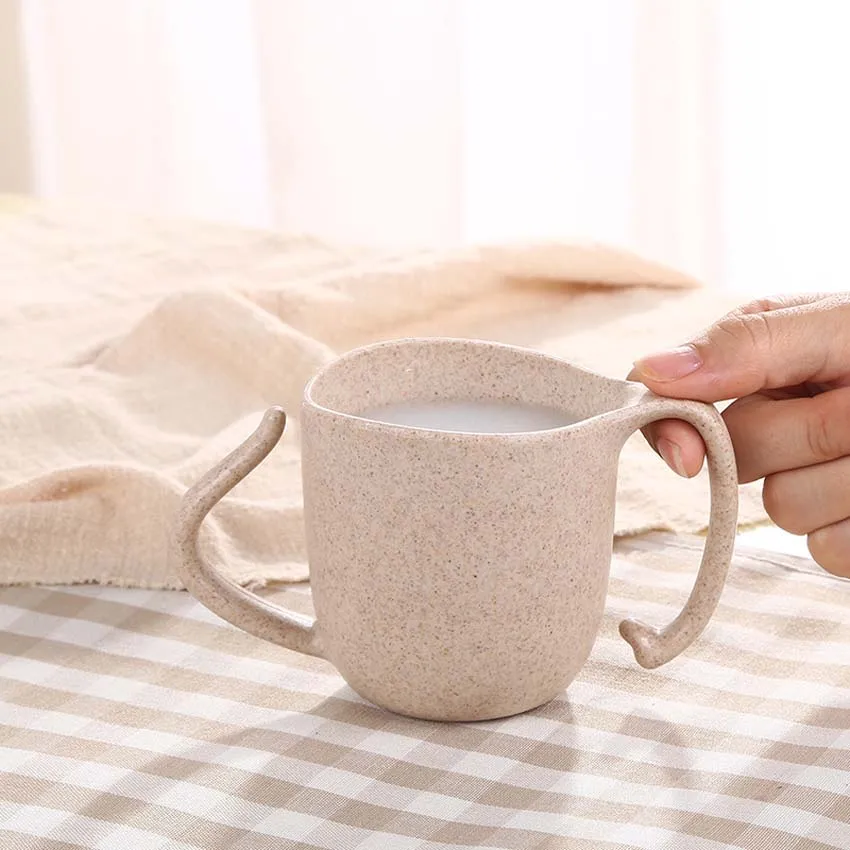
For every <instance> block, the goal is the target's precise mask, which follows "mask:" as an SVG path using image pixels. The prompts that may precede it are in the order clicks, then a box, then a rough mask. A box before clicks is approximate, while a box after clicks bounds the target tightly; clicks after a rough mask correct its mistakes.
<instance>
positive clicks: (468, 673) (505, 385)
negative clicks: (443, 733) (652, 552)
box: [301, 340, 621, 721]
mask: <svg viewBox="0 0 850 850" xmlns="http://www.w3.org/2000/svg"><path fill="white" fill-rule="evenodd" d="M609 387H610V390H609V389H608V388H609ZM616 392H617V391H616V387H615V386H612V385H611V384H609V382H607V381H606V380H605V379H602V378H597V377H596V376H593V375H591V374H589V373H585V372H582V371H581V370H576V369H575V368H574V367H571V366H569V365H568V364H566V363H563V362H562V361H558V360H554V359H552V358H548V357H545V356H543V355H540V354H537V353H534V352H530V351H525V350H523V349H517V348H513V347H510V346H502V345H497V344H492V343H485V342H475V341H465V340H464V341H460V340H401V341H396V342H392V343H383V344H379V345H375V346H370V347H367V348H365V349H359V350H357V351H355V352H352V353H351V354H348V355H346V356H344V357H343V358H341V359H340V360H337V361H336V362H334V363H333V364H331V365H330V366H328V367H327V368H326V369H325V370H324V371H322V372H321V373H320V374H319V375H318V376H317V377H316V378H315V379H314V380H313V381H312V382H311V383H310V385H308V387H307V390H306V393H305V400H304V406H303V415H302V436H301V440H302V465H303V466H302V468H303V482H304V511H305V522H306V534H307V550H308V555H309V559H310V571H311V584H312V587H313V599H314V604H315V609H316V617H317V623H318V626H317V628H318V629H319V630H320V631H319V634H320V639H321V646H322V652H323V654H324V655H325V656H326V657H327V658H328V659H329V660H330V661H331V662H332V663H333V664H334V665H335V666H336V667H337V669H338V670H339V671H340V673H341V674H342V676H343V677H344V678H345V680H346V681H347V682H348V683H349V685H350V686H351V687H352V688H353V689H354V690H355V691H357V692H358V693H359V694H360V695H361V696H363V697H364V698H366V699H368V700H370V701H371V702H374V703H376V704H378V705H381V706H384V707H386V708H388V709H391V710H393V711H396V712H398V713H401V714H406V715H410V716H415V717H420V718H427V719H434V720H458V721H473V720H483V719H490V718H496V717H503V716H507V715H511V714H516V713H519V712H522V711H526V710H528V709H531V708H534V707H536V706H539V705H541V704H543V703H545V702H548V701H549V700H551V699H552V698H554V697H555V696H557V695H558V694H559V693H561V692H562V691H563V690H564V689H565V688H566V687H567V685H568V684H569V683H570V682H571V681H572V679H573V678H574V677H575V675H576V673H577V672H578V671H579V669H580V668H581V667H582V665H583V664H584V662H585V660H586V659H587V656H588V654H589V653H590V650H591V648H592V646H593V642H594V640H595V637H596V634H597V632H598V629H599V624H600V620H601V616H602V611H603V607H604V602H605V594H606V590H607V584H608V570H609V565H610V558H611V541H612V535H613V518H614V499H615V490H616V461H617V447H615V446H613V444H612V443H611V442H610V440H606V439H604V438H600V439H598V440H597V439H595V437H594V435H595V433H596V430H595V429H594V428H593V427H588V422H587V420H588V419H589V418H590V417H593V416H596V415H598V414H599V413H601V412H605V410H609V409H610V410H613V409H616V407H617V406H618V404H619V403H620V401H621V400H620V399H619V398H618V397H617V395H616ZM447 403H451V404H457V403H460V404H462V405H472V407H469V410H473V412H474V406H475V405H476V404H483V405H485V407H483V408H481V409H482V410H492V405H494V404H497V405H510V406H513V407H514V408H516V409H520V408H522V409H532V408H533V409H535V410H539V409H541V408H545V409H546V410H548V411H549V412H550V413H553V412H554V413H553V415H554V416H555V419H554V420H553V422H554V425H553V426H552V427H543V428H540V429H536V430H534V429H530V430H522V431H513V430H512V431H497V432H495V433H493V432H488V431H487V426H486V423H485V422H484V419H485V418H486V414H485V416H484V417H483V418H482V427H481V428H476V429H474V430H471V431H470V430H459V429H455V427H454V426H450V427H447V428H446V429H443V428H435V427H433V423H432V421H431V419H429V418H428V417H427V416H425V417H421V418H422V424H419V425H416V424H413V425H411V424H394V423H393V422H388V421H384V420H383V419H382V413H381V411H383V410H390V409H396V410H397V409H399V406H402V407H403V406H405V405H408V406H410V405H412V406H413V407H415V408H417V409H419V410H420V416H421V411H422V409H427V408H428V407H429V406H433V409H434V410H436V411H438V412H439V410H441V409H443V408H442V407H441V405H442V406H444V405H445V404H447ZM486 405H490V406H491V407H489V408H487V407H486ZM413 419H414V421H415V420H416V416H414V417H413ZM549 424H550V425H552V422H550V423H549Z"/></svg>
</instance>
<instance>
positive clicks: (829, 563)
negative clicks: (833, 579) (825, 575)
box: [809, 519, 850, 578]
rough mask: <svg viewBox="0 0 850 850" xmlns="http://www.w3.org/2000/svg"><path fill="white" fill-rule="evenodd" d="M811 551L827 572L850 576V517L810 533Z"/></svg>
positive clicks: (845, 576)
mask: <svg viewBox="0 0 850 850" xmlns="http://www.w3.org/2000/svg"><path fill="white" fill-rule="evenodd" d="M809 552H810V553H811V555H812V557H813V558H814V559H815V560H816V561H817V562H818V563H819V564H820V565H821V566H822V567H823V568H824V569H825V570H827V572H830V573H832V574H833V575H836V576H843V577H844V578H850V519H845V520H842V521H841V522H836V523H833V525H828V526H826V527H825V528H819V529H818V530H817V531H815V532H813V533H812V534H810V535H809Z"/></svg>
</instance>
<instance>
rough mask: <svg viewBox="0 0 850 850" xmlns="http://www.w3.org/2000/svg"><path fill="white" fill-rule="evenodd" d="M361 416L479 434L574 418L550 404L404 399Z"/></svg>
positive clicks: (543, 428) (539, 427) (557, 425)
mask: <svg viewBox="0 0 850 850" xmlns="http://www.w3.org/2000/svg"><path fill="white" fill-rule="evenodd" d="M361 416H363V417H364V418H366V419H374V420H375V421H377V422H387V423H389V424H390V425H408V426H412V427H415V428H428V429H429V430H432V431H465V432H470V433H478V434H515V433H518V432H522V431H546V430H549V429H551V428H562V427H563V426H565V425H572V424H573V422H575V421H576V420H575V419H572V418H571V417H570V416H569V415H568V414H567V413H565V412H564V411H563V410H556V409H555V408H552V407H542V406H539V405H529V404H516V403H514V402H502V401H423V402H406V403H404V404H390V405H386V406H384V407H377V408H371V409H369V410H367V411H365V412H364V413H362V414H361Z"/></svg>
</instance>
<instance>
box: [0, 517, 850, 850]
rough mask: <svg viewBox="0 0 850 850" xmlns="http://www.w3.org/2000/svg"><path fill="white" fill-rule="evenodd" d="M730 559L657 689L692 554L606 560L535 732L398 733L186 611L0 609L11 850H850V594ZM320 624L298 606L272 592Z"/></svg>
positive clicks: (204, 615) (676, 546) (54, 595)
mask: <svg viewBox="0 0 850 850" xmlns="http://www.w3.org/2000/svg"><path fill="white" fill-rule="evenodd" d="M765 540H767V541H768V542H770V543H772V544H773V547H774V548H775V549H781V550H786V551H787V550H788V549H789V548H791V549H793V548H794V547H795V546H796V548H797V549H798V550H799V545H798V544H799V542H800V541H794V540H789V539H788V537H787V535H782V534H781V533H775V532H772V531H771V532H766V531H762V532H756V533H750V534H748V535H743V536H742V540H741V543H742V546H741V548H740V550H739V551H738V553H737V554H736V556H735V563H734V565H733V567H734V568H733V569H732V570H731V571H730V575H729V579H728V583H727V587H726V589H725V590H724V594H723V597H722V599H721V603H720V605H719V606H718V609H717V612H716V614H715V616H714V618H713V620H712V622H711V624H710V626H709V628H708V629H706V631H705V633H704V634H703V635H702V636H701V637H700V638H699V639H698V640H697V641H696V642H695V643H694V644H693V645H692V646H691V647H690V648H689V649H688V650H686V651H685V652H684V653H683V654H682V655H681V656H680V657H679V658H677V659H676V660H675V661H674V662H671V663H670V664H668V665H665V666H664V667H663V668H660V669H659V670H652V671H647V670H641V669H640V668H638V667H637V665H635V663H634V661H633V659H632V658H631V656H630V653H629V651H628V647H626V645H625V644H624V643H623V641H622V640H621V639H620V638H619V636H618V634H617V623H618V622H619V620H620V618H621V617H623V616H625V615H635V616H640V617H641V618H643V619H647V620H648V621H649V622H654V623H663V622H666V621H669V620H670V619H671V618H672V617H673V616H675V614H676V612H677V611H678V609H679V607H680V606H681V604H682V601H683V600H684V598H685V597H686V596H687V593H688V592H689V590H690V588H691V586H692V584H693V577H694V574H695V570H696V565H697V563H698V561H699V555H700V551H701V546H702V541H700V540H693V539H691V540H682V539H679V538H676V539H674V540H670V539H669V538H667V539H662V538H660V537H656V538H653V537H649V538H640V539H635V540H632V541H628V542H627V543H625V544H618V553H619V554H618V555H617V557H615V559H614V563H613V565H612V573H611V582H610V589H609V590H610V592H609V597H608V603H607V611H606V616H605V620H604V623H603V626H602V630H601V633H600V635H599V638H598V639H597V642H596V645H595V646H594V649H593V653H592V655H591V658H590V660H589V661H588V663H587V664H586V665H585V667H584V669H583V670H582V671H581V673H580V675H579V677H578V678H577V679H576V680H575V681H574V682H573V683H572V685H570V687H569V688H568V689H567V691H566V692H565V693H564V694H563V695H562V696H561V697H559V698H557V699H556V700H555V701H554V702H552V703H551V704H549V705H548V706H544V707H542V708H540V709H538V710H536V711H534V712H531V713H529V714H527V715H523V716H520V717H515V718H508V719H506V720H501V721H494V722H489V723H480V724H459V725H451V724H434V723H423V722H419V721H415V720H409V719H406V718H401V717H397V716H395V715H391V714H389V713H387V712H384V711H381V710H380V709H377V708H375V707H374V706H371V705H369V704H368V703H366V702H365V701H363V700H362V699H361V698H359V697H358V696H357V695H356V694H355V693H354V692H353V691H351V690H350V689H349V688H348V687H347V686H345V684H344V682H343V681H342V680H341V678H340V677H339V675H338V673H337V672H336V671H335V670H334V668H333V667H332V666H331V665H330V664H328V663H327V662H325V661H320V660H317V659H309V658H306V657H302V656H297V655H295V654H293V653H288V652H285V651H282V650H280V649H279V648H277V647H275V646H272V645H270V644H266V643H263V642H260V641H257V640H255V639H254V638H251V637H250V636H249V635H246V634H244V633H242V632H240V631H238V630H236V629H233V628H231V627H230V626H228V625H227V624H226V623H224V622H222V621H221V620H219V619H218V618H217V617H215V616H214V615H213V614H211V613H210V612H209V611H207V610H206V609H205V608H203V607H202V606H200V605H199V604H198V603H196V602H195V601H194V600H193V599H192V598H191V597H190V596H189V595H188V594H186V593H175V592H167V591H144V590H127V589H119V588H109V587H79V586H78V587H68V588H61V587H59V588H7V589H5V590H0V846H3V847H13V848H15V850H71V848H86V850H160V848H161V850H165V848H168V850H317V848H322V850H354V848H357V850H449V848H461V847H464V848H469V847H488V848H504V850H526V848H528V850H538V849H539V850H555V848H578V850H636V849H637V848H639V849H640V850H663V849H664V848H668V850H690V848H694V849H695V850H723V848H728V847H734V848H744V850H749V848H752V850H763V848H765V847H771V848H777V850H789V848H805V850H826V848H830V850H847V848H848V847H850V802H849V801H848V800H850V798H849V797H848V794H850V672H848V671H850V617H848V616H847V612H848V611H850V582H848V581H845V580H840V579H836V578H833V577H831V576H828V575H827V574H825V573H822V572H820V571H818V570H817V569H816V568H814V567H813V565H812V564H811V562H803V561H800V560H798V559H795V558H793V557H789V556H783V555H778V554H777V555H771V554H770V553H767V552H765V551H764V550H760V551H758V550H747V551H745V547H746V546H748V545H749V546H751V545H753V543H754V542H758V541H765ZM279 598H280V600H281V601H282V602H283V603H285V604H286V605H287V607H289V608H291V609H293V610H296V611H300V612H302V613H305V614H309V613H310V611H311V609H312V602H311V596H310V591H309V587H308V586H306V585H298V586H289V587H287V588H284V589H282V590H280V591H279Z"/></svg>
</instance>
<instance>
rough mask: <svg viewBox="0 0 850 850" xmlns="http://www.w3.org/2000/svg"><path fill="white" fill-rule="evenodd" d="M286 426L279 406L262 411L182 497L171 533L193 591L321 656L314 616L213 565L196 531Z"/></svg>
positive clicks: (273, 637) (222, 613)
mask: <svg viewBox="0 0 850 850" xmlns="http://www.w3.org/2000/svg"><path fill="white" fill-rule="evenodd" d="M285 429H286V413H284V411H283V409H282V408H280V407H272V408H270V409H269V410H267V411H266V413H265V415H264V416H263V419H262V422H261V423H260V425H259V427H258V428H257V430H256V431H254V433H253V434H251V436H250V437H248V439H247V440H245V442H244V443H242V445H240V446H239V447H238V448H237V449H236V450H235V451H233V452H231V453H230V454H229V455H228V456H227V457H226V458H224V460H222V461H221V462H220V463H219V464H217V465H216V466H214V467H213V468H212V469H211V470H210V471H209V472H208V473H206V475H204V476H203V478H201V479H200V481H198V482H197V484H195V485H194V486H192V487H190V488H189V490H188V491H187V492H186V494H185V495H184V497H183V501H182V502H181V505H180V511H179V513H178V516H177V521H176V525H175V528H174V534H173V543H174V547H175V550H176V552H177V557H178V563H179V569H180V577H181V578H182V579H183V582H184V583H185V585H186V587H187V588H188V589H189V591H190V592H191V593H192V595H193V596H194V597H195V598H196V599H197V600H198V601H199V602H201V603H202V604H204V605H206V607H207V608H209V609H210V610H211V611H213V612H215V613H216V614H218V615H219V617H222V618H223V619H225V620H227V621H228V622H229V623H232V624H233V625H234V626H236V627H237V628H240V629H244V630H245V631H246V632H250V633H251V634H252V635H255V636H256V637H259V638H262V639H263V640H267V641H271V642H272V643H276V644H280V645H281V646H283V647H285V648H286V649H292V650H295V651H296V652H303V653H305V654H307V655H316V656H319V657H321V654H322V653H321V646H320V641H319V635H318V634H317V631H316V621H315V620H312V619H310V618H308V617H303V616H301V615H299V614H294V613H292V612H290V611H285V610H284V609H282V608H279V607H278V606H276V605H273V604H271V603H270V602H268V601H267V600H265V599H263V598H262V597H260V596H257V594H255V593H252V592H251V591H250V590H246V589H245V588H244V587H242V585H240V584H238V583H237V582H235V581H234V580H233V579H231V578H229V577H228V576H227V575H225V574H224V573H223V572H221V570H219V569H218V568H217V567H215V566H213V565H212V564H211V563H209V561H207V560H206V559H205V558H204V557H203V556H202V555H201V553H200V549H199V546H198V533H199V531H200V528H201V524H202V523H203V521H204V519H205V518H206V516H207V514H208V513H209V512H210V511H211V510H212V509H213V508H214V507H215V505H216V504H217V503H218V502H219V501H220V500H221V499H222V498H223V497H224V496H225V495H226V494H227V493H229V492H230V490H232V489H233V488H234V487H235V486H236V485H237V484H238V483H239V482H240V481H241V480H242V479H243V478H245V477H246V476H247V475H248V473H250V472H251V471H252V470H253V469H255V468H256V467H257V466H259V464H260V463H261V462H262V461H263V460H264V459H265V458H266V456H267V455H268V454H269V452H271V450H272V449H273V448H274V447H275V446H276V445H277V444H278V442H279V441H280V438H281V437H282V436H283V432H284V430H285Z"/></svg>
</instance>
